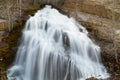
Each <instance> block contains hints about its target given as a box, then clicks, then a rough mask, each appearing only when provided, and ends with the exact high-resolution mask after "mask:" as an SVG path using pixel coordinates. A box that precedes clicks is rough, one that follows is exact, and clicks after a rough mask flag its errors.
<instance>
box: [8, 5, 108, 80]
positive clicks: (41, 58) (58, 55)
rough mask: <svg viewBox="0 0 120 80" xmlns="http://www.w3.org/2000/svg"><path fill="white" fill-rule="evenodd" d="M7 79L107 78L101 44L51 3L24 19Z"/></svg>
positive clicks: (61, 79)
mask: <svg viewBox="0 0 120 80" xmlns="http://www.w3.org/2000/svg"><path fill="white" fill-rule="evenodd" d="M22 34H23V35H22V39H21V44H20V46H19V49H18V52H17V56H16V60H15V62H14V65H13V66H12V67H11V68H10V69H8V73H7V77H8V80H85V79H87V78H90V77H96V78H98V79H105V78H108V77H109V74H108V73H107V71H106V69H105V67H104V66H103V65H102V63H101V61H100V59H101V58H100V47H99V46H97V45H96V44H94V43H93V42H92V41H91V39H90V38H89V37H88V36H87V35H88V32H87V30H86V29H85V28H84V27H83V26H81V25H80V24H78V23H77V22H76V21H75V20H74V19H72V18H69V17H67V16H65V15H63V14H61V13H59V11H57V10H56V9H54V8H51V6H46V7H45V8H44V9H42V10H39V11H38V12H37V13H36V14H35V15H34V16H31V17H30V19H28V21H27V22H26V26H25V28H24V30H23V33H22Z"/></svg>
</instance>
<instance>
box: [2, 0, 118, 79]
mask: <svg viewBox="0 0 120 80" xmlns="http://www.w3.org/2000/svg"><path fill="white" fill-rule="evenodd" d="M25 1H26V0H24V3H23V4H22V5H23V6H22V12H23V14H24V15H22V17H20V18H17V23H18V24H19V27H16V28H14V29H13V30H12V31H11V32H7V33H6V32H5V34H4V35H3V38H2V44H1V45H2V46H3V47H0V50H2V51H0V52H1V53H0V55H1V56H0V60H1V62H0V63H1V64H2V66H0V67H2V68H4V67H6V66H8V63H11V62H12V61H13V59H14V58H13V57H14V56H15V53H16V50H17V47H16V46H17V44H18V42H19V38H20V34H21V29H22V27H20V26H23V25H24V24H23V22H24V21H25V20H26V19H27V18H26V17H27V16H28V14H30V15H33V13H34V12H35V11H37V10H38V9H40V7H42V6H43V5H44V4H52V5H54V7H56V8H58V9H59V10H60V11H61V12H63V13H65V14H67V15H68V16H70V17H74V18H75V19H76V20H77V21H78V22H80V24H82V25H83V26H85V27H86V28H87V30H88V31H89V33H90V35H89V36H90V37H91V38H92V39H93V40H94V41H95V42H96V43H97V44H98V45H100V47H101V53H102V59H103V62H104V65H105V66H106V67H107V69H108V71H109V73H110V74H111V76H112V77H111V80H113V79H114V80H119V79H120V63H119V62H120V23H119V22H120V0H62V1H59V0H58V1H57V2H54V1H52V2H51V1H49V2H46V1H45V0H39V1H38V2H36V3H38V4H37V5H36V4H34V6H33V4H31V2H30V3H28V4H26V3H25ZM25 4H26V5H25ZM40 5H41V6H40ZM16 33H17V34H16Z"/></svg>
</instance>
